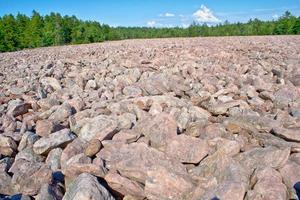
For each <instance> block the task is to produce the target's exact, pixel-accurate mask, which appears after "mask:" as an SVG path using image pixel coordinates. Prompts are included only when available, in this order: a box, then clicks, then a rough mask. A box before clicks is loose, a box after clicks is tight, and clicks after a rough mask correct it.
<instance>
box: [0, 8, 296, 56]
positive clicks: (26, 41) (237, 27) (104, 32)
mask: <svg viewBox="0 0 300 200" xmlns="http://www.w3.org/2000/svg"><path fill="white" fill-rule="evenodd" d="M287 34H288V35H292V34H300V17H299V16H294V15H293V14H292V13H290V12H289V11H286V12H285V13H284V14H283V15H282V16H281V17H279V18H278V19H276V20H272V21H262V20H259V19H250V20H249V21H248V22H246V23H229V22H228V21H225V22H223V23H220V24H216V25H213V26H211V25H208V24H205V23H204V24H198V23H195V22H193V23H192V24H191V25H190V26H189V27H188V28H182V27H172V28H154V27H110V26H109V25H106V24H101V23H99V22H97V21H84V20H80V19H78V18H77V17H75V16H68V15H66V16H62V15H61V14H59V13H50V14H49V15H45V16H42V15H41V14H40V13H38V12H37V11H33V12H32V15H31V16H26V15H24V14H17V15H12V14H9V15H4V16H2V17H0V52H7V51H17V50H21V49H24V48H35V47H46V46H57V45H66V44H83V43H93V42H103V41H109V40H123V39H134V38H165V37H197V36H203V37H205V36H249V35H287Z"/></svg>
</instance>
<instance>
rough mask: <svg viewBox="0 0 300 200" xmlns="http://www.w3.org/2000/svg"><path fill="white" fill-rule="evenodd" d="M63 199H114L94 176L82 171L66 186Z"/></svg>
mask: <svg viewBox="0 0 300 200" xmlns="http://www.w3.org/2000/svg"><path fill="white" fill-rule="evenodd" d="M63 200H114V198H113V197H112V195H111V194H110V193H109V192H108V191H107V189H106V188H105V187H103V186H102V185H101V184H100V183H99V182H98V181H97V179H96V177H95V176H93V175H90V174H87V173H83V174H80V175H79V176H78V177H77V178H76V179H75V181H74V182H73V183H72V184H71V185H70V186H69V187H68V188H67V191H66V193H65V195H64V197H63Z"/></svg>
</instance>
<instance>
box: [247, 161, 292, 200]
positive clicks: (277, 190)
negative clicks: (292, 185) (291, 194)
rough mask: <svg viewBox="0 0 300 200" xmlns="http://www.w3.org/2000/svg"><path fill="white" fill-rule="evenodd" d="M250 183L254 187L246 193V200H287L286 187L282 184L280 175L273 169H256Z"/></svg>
mask: <svg viewBox="0 0 300 200" xmlns="http://www.w3.org/2000/svg"><path fill="white" fill-rule="evenodd" d="M251 182H252V183H253V184H254V186H253V188H252V190H249V191H248V192H247V196H246V200H264V199H267V200H286V199H287V194H288V192H287V187H286V186H285V185H284V184H283V183H282V178H281V175H280V173H279V172H278V171H276V170H275V169H273V168H270V167H267V168H264V169H257V170H256V171H255V173H254V175H253V176H252V178H251Z"/></svg>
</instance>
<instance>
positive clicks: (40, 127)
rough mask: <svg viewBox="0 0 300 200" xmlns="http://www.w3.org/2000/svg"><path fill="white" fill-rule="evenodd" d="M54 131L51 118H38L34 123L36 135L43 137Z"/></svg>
mask: <svg viewBox="0 0 300 200" xmlns="http://www.w3.org/2000/svg"><path fill="white" fill-rule="evenodd" d="M52 131H54V123H53V122H52V121H51V120H38V121H37V122H36V125H35V132H36V134H37V135H39V136H42V137H45V136H48V135H49V134H50V133H52Z"/></svg>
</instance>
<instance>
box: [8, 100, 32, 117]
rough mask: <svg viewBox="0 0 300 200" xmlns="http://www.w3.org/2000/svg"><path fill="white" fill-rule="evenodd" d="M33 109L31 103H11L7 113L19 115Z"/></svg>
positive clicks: (14, 115)
mask: <svg viewBox="0 0 300 200" xmlns="http://www.w3.org/2000/svg"><path fill="white" fill-rule="evenodd" d="M29 109H31V104H29V103H19V104H17V105H11V106H9V107H8V111H7V114H8V115H11V116H13V117H18V116H19V115H24V114H25V113H27V112H28V110H29Z"/></svg>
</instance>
